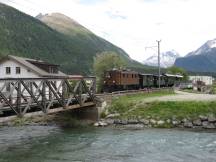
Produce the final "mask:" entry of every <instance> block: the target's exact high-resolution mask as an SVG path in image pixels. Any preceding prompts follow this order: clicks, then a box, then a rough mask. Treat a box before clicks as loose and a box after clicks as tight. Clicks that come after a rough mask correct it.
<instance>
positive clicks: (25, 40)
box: [0, 3, 146, 74]
mask: <svg viewBox="0 0 216 162" xmlns="http://www.w3.org/2000/svg"><path fill="white" fill-rule="evenodd" d="M104 51H112V52H116V53H117V54H118V55H120V56H121V57H122V58H123V59H124V60H126V62H127V63H128V66H129V67H133V68H141V69H143V68H146V67H145V66H142V65H141V64H140V63H138V62H136V61H134V60H132V59H131V58H130V57H129V56H128V54H127V53H126V52H125V51H123V50H122V49H121V48H119V47H117V46H115V45H113V44H112V43H110V42H108V41H106V40H104V39H102V38H100V37H98V36H96V35H95V34H94V33H92V32H91V31H89V30H88V29H86V28H84V27H83V26H81V25H80V24H78V23H77V22H75V21H74V20H72V19H70V18H68V17H66V16H64V15H62V14H56V13H55V14H47V15H38V16H37V18H34V17H31V16H29V15H27V14H25V13H22V12H20V11H18V10H16V9H14V8H12V7H10V6H7V5H4V4H2V3H0V57H2V56H4V55H8V54H10V55H16V56H24V57H29V58H36V59H38V58H40V59H42V60H44V61H49V62H51V63H56V64H59V65H60V67H61V70H63V71H64V72H66V73H69V74H91V73H92V64H93V59H94V57H95V56H96V54H98V53H101V52H104Z"/></svg>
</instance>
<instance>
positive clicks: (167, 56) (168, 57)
mask: <svg viewBox="0 0 216 162" xmlns="http://www.w3.org/2000/svg"><path fill="white" fill-rule="evenodd" d="M178 57H180V55H179V54H178V53H177V52H176V51H175V50H171V51H167V52H163V53H161V55H160V64H161V67H164V68H167V67H170V66H172V65H173V64H174V62H175V60H176V59H177V58H178ZM143 64H145V65H150V66H158V55H156V54H155V55H153V56H151V57H149V58H147V59H146V60H145V61H143Z"/></svg>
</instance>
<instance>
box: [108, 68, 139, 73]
mask: <svg viewBox="0 0 216 162" xmlns="http://www.w3.org/2000/svg"><path fill="white" fill-rule="evenodd" d="M106 72H121V73H136V74H138V72H136V71H133V70H130V69H125V70H119V69H112V70H107V71H106Z"/></svg>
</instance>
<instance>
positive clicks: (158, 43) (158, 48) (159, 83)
mask: <svg viewBox="0 0 216 162" xmlns="http://www.w3.org/2000/svg"><path fill="white" fill-rule="evenodd" d="M156 42H157V46H151V47H145V49H147V48H152V49H153V48H156V47H157V52H158V88H160V85H161V78H160V74H161V69H160V42H161V40H156Z"/></svg>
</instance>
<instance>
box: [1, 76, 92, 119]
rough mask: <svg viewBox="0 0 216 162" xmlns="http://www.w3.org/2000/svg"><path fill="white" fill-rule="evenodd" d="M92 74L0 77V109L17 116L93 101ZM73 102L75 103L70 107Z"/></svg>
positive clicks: (78, 105) (86, 103)
mask: <svg viewBox="0 0 216 162" xmlns="http://www.w3.org/2000/svg"><path fill="white" fill-rule="evenodd" d="M95 91H96V78H95V77H62V78H59V77H58V78H17V79H15V78H6V79H0V112H1V113H2V114H6V113H8V112H9V111H11V112H13V113H14V114H16V115H17V116H20V117H22V116H24V115H25V114H26V113H28V112H33V111H36V110H37V111H42V112H44V113H49V112H53V111H54V109H57V108H59V107H62V108H63V109H68V108H71V107H76V108H78V107H83V106H85V105H89V103H92V104H95ZM73 105H76V106H73Z"/></svg>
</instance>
